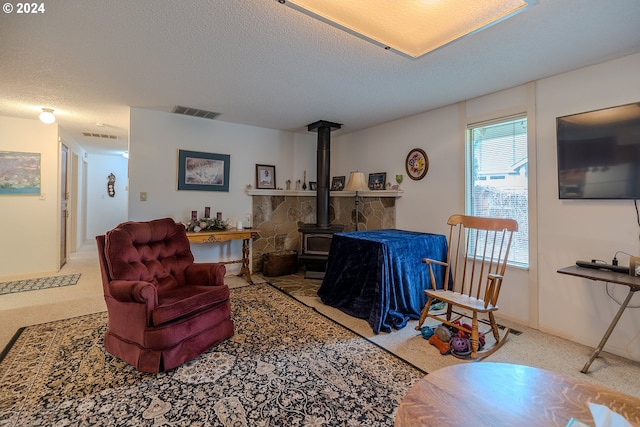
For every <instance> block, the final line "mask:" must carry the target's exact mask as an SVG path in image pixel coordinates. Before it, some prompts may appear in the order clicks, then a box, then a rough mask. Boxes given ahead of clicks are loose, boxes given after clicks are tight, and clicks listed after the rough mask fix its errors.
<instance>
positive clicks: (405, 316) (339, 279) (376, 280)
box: [318, 230, 447, 334]
mask: <svg viewBox="0 0 640 427" xmlns="http://www.w3.org/2000/svg"><path fill="white" fill-rule="evenodd" d="M446 255H447V240H446V237H445V236H443V235H440V234H431V233H418V232H413V231H405V230H370V231H356V232H350V233H336V234H334V235H333V239H332V241H331V248H330V251H329V259H328V261H327V270H326V273H325V276H324V279H323V281H322V286H321V287H320V289H319V290H318V296H319V297H320V299H321V300H322V302H323V303H325V304H327V305H330V306H332V307H336V308H338V309H340V310H342V311H343V312H345V313H347V314H349V315H351V316H354V317H357V318H360V319H366V320H367V321H368V322H369V325H371V328H372V329H373V332H375V333H376V334H377V333H380V331H382V332H391V330H392V328H395V329H400V328H402V327H404V326H405V325H406V324H407V321H408V320H409V319H418V318H419V317H420V312H421V311H422V308H423V306H424V304H425V302H426V297H425V295H424V289H426V288H427V287H430V286H431V282H430V279H429V268H428V266H427V265H426V264H424V263H423V262H422V258H433V259H437V260H440V261H445V260H446ZM434 267H436V268H435V269H434V273H435V275H436V281H437V283H440V284H441V283H443V280H442V277H443V275H444V268H443V267H437V266H434Z"/></svg>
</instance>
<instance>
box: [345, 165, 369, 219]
mask: <svg viewBox="0 0 640 427" xmlns="http://www.w3.org/2000/svg"><path fill="white" fill-rule="evenodd" d="M344 189H345V190H347V191H355V192H356V231H358V223H359V222H360V221H359V219H360V212H359V211H358V204H359V203H360V200H359V195H358V192H359V191H369V186H368V185H367V181H366V179H365V177H364V173H362V172H358V171H355V172H350V173H349V181H347V185H346V186H345V187H344Z"/></svg>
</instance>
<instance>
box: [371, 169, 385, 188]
mask: <svg viewBox="0 0 640 427" xmlns="http://www.w3.org/2000/svg"><path fill="white" fill-rule="evenodd" d="M386 183H387V173H386V172H377V173H370V174H369V190H384V189H385V185H386Z"/></svg>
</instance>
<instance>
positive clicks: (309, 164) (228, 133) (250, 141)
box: [129, 108, 316, 272]
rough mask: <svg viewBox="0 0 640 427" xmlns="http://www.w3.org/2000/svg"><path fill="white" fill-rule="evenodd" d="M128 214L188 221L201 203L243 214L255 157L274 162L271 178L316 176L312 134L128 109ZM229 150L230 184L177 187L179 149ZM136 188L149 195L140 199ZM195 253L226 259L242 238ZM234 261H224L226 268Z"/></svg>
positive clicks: (237, 251) (236, 253) (281, 183)
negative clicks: (221, 189)
mask: <svg viewBox="0 0 640 427" xmlns="http://www.w3.org/2000/svg"><path fill="white" fill-rule="evenodd" d="M130 123H131V125H130V126H131V128H130V150H129V164H130V173H131V175H130V194H129V219H131V220H134V221H143V220H150V219H154V218H162V217H171V218H173V219H175V220H176V221H181V222H184V221H188V220H189V218H190V216H191V211H192V210H197V211H198V214H199V216H202V215H203V213H204V208H205V206H209V207H211V212H212V215H213V214H214V213H215V212H222V214H223V218H224V219H232V220H234V221H237V220H244V218H245V216H246V215H247V214H249V213H250V212H251V206H252V205H251V202H252V201H251V197H250V196H248V195H247V194H246V192H245V187H246V185H247V184H251V185H252V186H254V187H255V165H256V164H267V165H275V166H276V185H277V186H278V187H282V188H284V187H285V181H286V180H287V179H291V180H292V182H295V181H296V179H302V174H303V171H304V170H306V171H307V180H309V177H310V176H315V169H316V165H315V150H316V143H315V141H316V134H315V133H309V134H296V133H291V132H280V131H275V130H271V129H263V128H257V127H253V126H244V125H237V124H233V123H227V122H223V121H219V120H207V119H200V118H194V117H188V116H181V115H177V114H172V113H164V112H158V111H151V110H145V109H140V108H132V109H131V120H130ZM179 149H183V150H189V151H201V152H206V153H217V154H229V155H230V177H229V192H218V191H184V190H181V191H178V190H177V165H178V150H179ZM140 192H146V193H147V201H145V202H143V201H140ZM192 250H193V253H194V256H195V258H196V260H197V261H225V260H232V259H238V258H240V256H241V243H240V241H232V242H228V243H224V244H215V245H213V244H203V245H201V246H195V245H194V246H192ZM237 268H239V266H237V265H228V267H227V269H228V271H229V272H232V271H234V270H235V269H237Z"/></svg>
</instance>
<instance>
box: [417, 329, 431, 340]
mask: <svg viewBox="0 0 640 427" xmlns="http://www.w3.org/2000/svg"><path fill="white" fill-rule="evenodd" d="M420 333H421V334H422V338H424V339H426V340H428V339H429V338H431V337H432V336H433V333H434V332H433V328H432V327H431V326H423V327H422V328H420Z"/></svg>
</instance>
